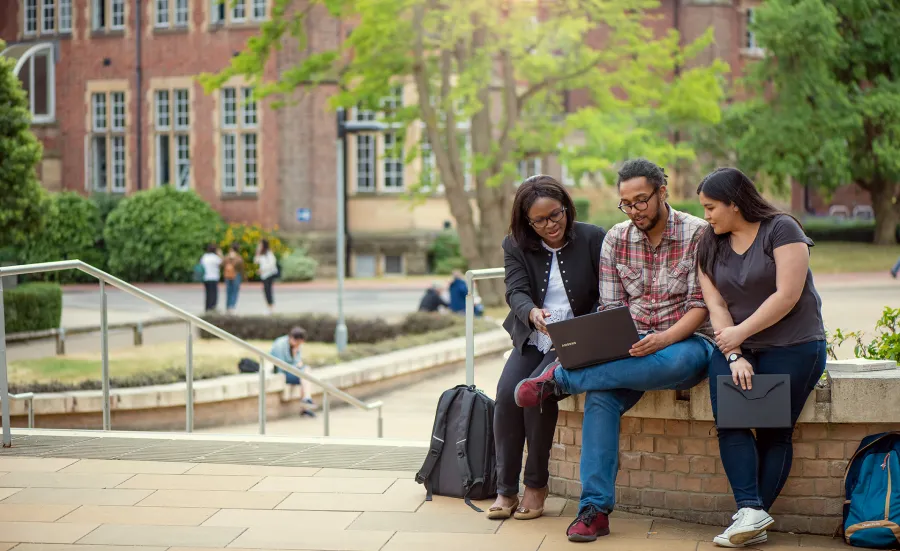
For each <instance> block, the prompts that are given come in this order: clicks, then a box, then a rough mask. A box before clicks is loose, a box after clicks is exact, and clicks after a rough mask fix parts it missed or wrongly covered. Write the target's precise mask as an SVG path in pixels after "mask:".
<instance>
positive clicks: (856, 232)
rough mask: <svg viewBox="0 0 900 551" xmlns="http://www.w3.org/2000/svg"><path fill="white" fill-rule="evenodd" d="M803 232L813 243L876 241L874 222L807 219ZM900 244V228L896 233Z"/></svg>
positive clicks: (899, 227) (804, 221) (803, 221)
mask: <svg viewBox="0 0 900 551" xmlns="http://www.w3.org/2000/svg"><path fill="white" fill-rule="evenodd" d="M802 223H803V230H804V231H805V232H806V235H808V236H809V238H810V239H812V240H813V241H820V242H821V241H850V242H854V243H872V242H873V241H875V222H874V221H873V220H840V219H836V218H806V219H804V220H802ZM895 235H896V238H897V242H898V243H900V226H898V227H897V232H896V234H895Z"/></svg>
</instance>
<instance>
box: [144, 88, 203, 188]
mask: <svg viewBox="0 0 900 551" xmlns="http://www.w3.org/2000/svg"><path fill="white" fill-rule="evenodd" d="M152 90H153V91H152V98H153V105H152V109H153V119H152V121H153V167H154V169H155V170H154V172H155V177H154V181H153V183H154V185H155V186H164V185H172V186H173V187H174V188H175V189H177V190H178V191H188V190H190V189H192V188H193V177H194V167H193V162H192V156H191V143H192V141H193V140H192V139H191V128H192V125H191V121H192V120H193V116H192V112H191V104H192V102H193V97H192V96H193V87H192V86H184V85H178V84H173V85H171V86H156V87H154V88H153V89H152ZM163 107H164V108H163ZM164 144H165V146H166V149H167V153H168V155H167V156H166V157H163V156H161V154H162V147H163V145H164ZM165 161H168V162H167V163H166V164H168V167H164V166H163V164H164V162H165ZM164 168H165V170H164ZM165 174H168V181H164V180H163V176H164V175H165Z"/></svg>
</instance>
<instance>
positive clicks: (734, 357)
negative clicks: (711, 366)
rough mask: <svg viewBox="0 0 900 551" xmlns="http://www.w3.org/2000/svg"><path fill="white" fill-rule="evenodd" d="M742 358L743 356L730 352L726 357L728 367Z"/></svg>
mask: <svg viewBox="0 0 900 551" xmlns="http://www.w3.org/2000/svg"><path fill="white" fill-rule="evenodd" d="M743 357H744V356H742V355H740V354H738V353H737V352H732V353H731V354H729V355H728V365H731V364H733V363H734V362H736V361H738V360H740V359H741V358H743Z"/></svg>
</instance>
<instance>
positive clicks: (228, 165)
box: [219, 87, 260, 194]
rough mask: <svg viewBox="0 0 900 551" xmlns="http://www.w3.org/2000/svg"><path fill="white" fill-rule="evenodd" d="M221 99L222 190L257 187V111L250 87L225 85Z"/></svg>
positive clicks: (253, 190)
mask: <svg viewBox="0 0 900 551" xmlns="http://www.w3.org/2000/svg"><path fill="white" fill-rule="evenodd" d="M219 94H220V95H219V98H220V101H221V105H220V109H221V116H222V118H221V121H222V122H221V125H222V136H221V148H222V157H221V159H222V161H221V162H222V167H221V168H222V193H226V194H235V193H256V192H257V191H258V190H259V183H260V175H259V133H258V127H259V111H258V107H257V104H256V101H255V100H254V99H253V89H252V88H248V87H242V88H237V87H226V88H222V89H221V91H220V92H219Z"/></svg>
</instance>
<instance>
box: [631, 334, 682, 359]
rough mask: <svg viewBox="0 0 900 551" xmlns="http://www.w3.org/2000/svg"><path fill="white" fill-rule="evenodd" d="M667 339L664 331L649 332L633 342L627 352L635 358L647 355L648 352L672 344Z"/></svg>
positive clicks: (657, 350)
mask: <svg viewBox="0 0 900 551" xmlns="http://www.w3.org/2000/svg"><path fill="white" fill-rule="evenodd" d="M669 340H670V339H669V336H668V335H667V334H666V332H665V331H663V332H662V333H650V334H649V335H647V336H646V337H644V338H643V339H641V340H639V341H638V342H636V343H634V345H632V347H631V350H629V351H628V353H629V354H631V355H632V356H634V357H635V358H640V357H642V356H649V355H650V354H653V353H654V352H659V351H660V350H662V349H663V348H665V347H667V346H669V345H670V344H672V343H671V342H669Z"/></svg>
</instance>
